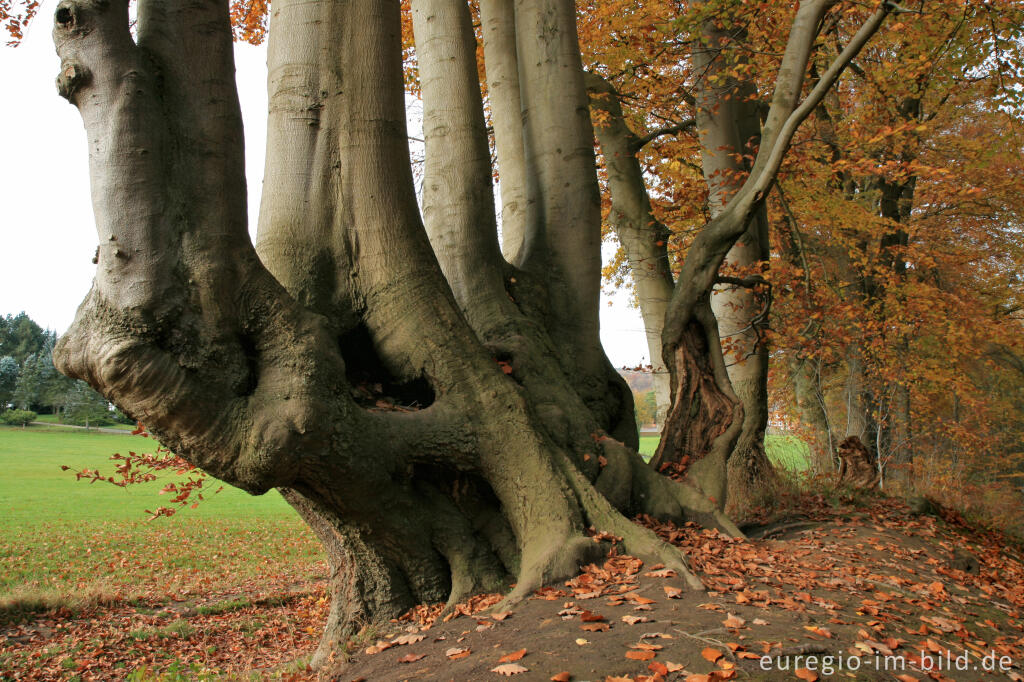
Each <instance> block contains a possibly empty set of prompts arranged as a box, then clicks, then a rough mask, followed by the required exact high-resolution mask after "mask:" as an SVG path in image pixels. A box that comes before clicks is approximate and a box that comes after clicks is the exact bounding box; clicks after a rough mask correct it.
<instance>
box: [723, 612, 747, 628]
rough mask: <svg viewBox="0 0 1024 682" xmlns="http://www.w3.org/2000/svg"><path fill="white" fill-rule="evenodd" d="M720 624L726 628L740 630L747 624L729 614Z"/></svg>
mask: <svg viewBox="0 0 1024 682" xmlns="http://www.w3.org/2000/svg"><path fill="white" fill-rule="evenodd" d="M722 624H723V625H724V626H725V627H727V628H741V627H743V626H744V625H746V624H747V621H745V620H743V619H742V618H740V617H739V616H734V615H732V614H731V613H730V614H729V617H728V618H726V619H725V620H723V621H722Z"/></svg>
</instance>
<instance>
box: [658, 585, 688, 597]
mask: <svg viewBox="0 0 1024 682" xmlns="http://www.w3.org/2000/svg"><path fill="white" fill-rule="evenodd" d="M661 589H663V590H665V596H666V597H668V598H669V599H679V597H681V596H682V594H683V590H682V588H679V587H672V586H671V585H662V586H661Z"/></svg>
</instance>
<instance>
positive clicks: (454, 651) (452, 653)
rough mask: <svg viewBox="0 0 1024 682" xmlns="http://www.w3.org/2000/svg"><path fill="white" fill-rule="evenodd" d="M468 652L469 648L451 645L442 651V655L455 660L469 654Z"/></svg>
mask: <svg viewBox="0 0 1024 682" xmlns="http://www.w3.org/2000/svg"><path fill="white" fill-rule="evenodd" d="M469 654H470V650H469V649H460V648H458V647H452V648H451V649H449V650H448V651H446V652H444V655H445V656H447V657H448V659H449V660H452V661H457V660H459V659H460V658H465V657H466V656H469Z"/></svg>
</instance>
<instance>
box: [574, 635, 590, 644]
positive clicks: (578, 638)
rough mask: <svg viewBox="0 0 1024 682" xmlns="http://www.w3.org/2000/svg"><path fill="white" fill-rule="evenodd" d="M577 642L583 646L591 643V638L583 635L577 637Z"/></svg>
mask: <svg viewBox="0 0 1024 682" xmlns="http://www.w3.org/2000/svg"><path fill="white" fill-rule="evenodd" d="M576 644H578V645H579V646H583V645H584V644H590V640H586V639H583V638H582V637H577V638H576Z"/></svg>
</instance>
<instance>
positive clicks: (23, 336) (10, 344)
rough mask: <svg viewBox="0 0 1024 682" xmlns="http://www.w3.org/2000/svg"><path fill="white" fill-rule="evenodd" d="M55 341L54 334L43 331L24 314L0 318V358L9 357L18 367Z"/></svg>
mask: <svg viewBox="0 0 1024 682" xmlns="http://www.w3.org/2000/svg"><path fill="white" fill-rule="evenodd" d="M55 341H56V334H55V333H54V332H51V331H45V330H43V328H42V327H40V326H39V325H38V324H36V323H35V322H33V321H32V319H31V318H30V317H29V316H28V315H26V314H25V313H24V312H21V313H18V314H17V315H10V314H8V315H6V316H4V317H0V356H4V355H9V356H11V357H13V358H14V359H15V361H16V362H17V363H18V364H19V365H20V364H22V363H24V362H25V360H26V359H27V358H28V356H29V355H33V354H35V353H38V352H39V351H41V350H43V349H44V348H45V347H46V346H47V345H49V346H52V345H53V344H54V342H55Z"/></svg>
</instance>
